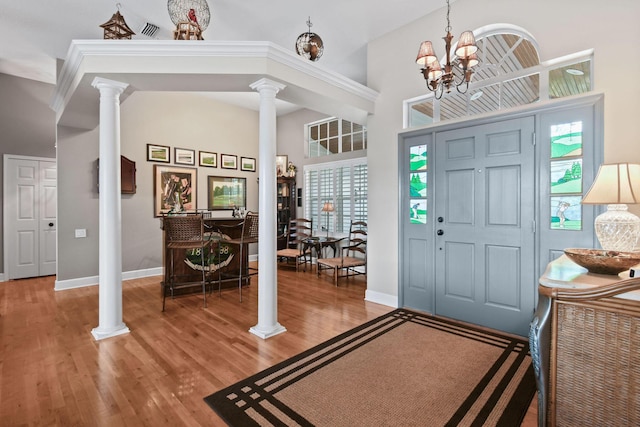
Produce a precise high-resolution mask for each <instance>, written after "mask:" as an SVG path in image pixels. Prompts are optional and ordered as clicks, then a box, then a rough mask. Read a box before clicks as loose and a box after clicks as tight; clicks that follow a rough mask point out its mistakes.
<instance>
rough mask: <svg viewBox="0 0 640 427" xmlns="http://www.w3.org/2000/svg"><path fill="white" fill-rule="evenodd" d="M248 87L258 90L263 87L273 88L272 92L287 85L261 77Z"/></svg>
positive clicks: (263, 88) (261, 89)
mask: <svg viewBox="0 0 640 427" xmlns="http://www.w3.org/2000/svg"><path fill="white" fill-rule="evenodd" d="M249 87H250V88H251V89H253V90H257V91H258V92H262V91H263V90H265V89H266V90H269V89H270V90H273V91H274V93H278V92H280V91H281V90H282V89H284V88H285V87H287V86H286V85H284V84H282V83H279V82H276V81H275V80H270V79H267V78H262V79H260V80H258V81H255V82H253V83H251V84H250V85H249Z"/></svg>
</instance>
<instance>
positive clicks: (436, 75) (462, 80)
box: [416, 0, 479, 99]
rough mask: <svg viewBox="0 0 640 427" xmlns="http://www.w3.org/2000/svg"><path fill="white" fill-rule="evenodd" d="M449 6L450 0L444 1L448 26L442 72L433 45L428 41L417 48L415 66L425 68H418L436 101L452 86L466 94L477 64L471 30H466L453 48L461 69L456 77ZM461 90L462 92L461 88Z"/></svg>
mask: <svg viewBox="0 0 640 427" xmlns="http://www.w3.org/2000/svg"><path fill="white" fill-rule="evenodd" d="M450 10H451V7H450V6H449V0H447V27H446V28H445V31H446V32H447V35H446V36H444V37H443V39H444V42H445V49H446V52H445V53H446V58H447V60H446V62H445V63H444V71H443V70H442V67H443V66H442V65H441V64H440V61H439V60H438V57H437V56H436V54H435V51H434V50H433V44H432V43H431V42H430V41H424V42H422V44H421V45H420V50H419V51H418V57H417V58H416V63H418V65H422V66H424V68H422V69H420V72H421V73H422V75H423V76H424V79H425V80H426V82H427V88H428V89H429V90H430V91H432V92H434V93H435V97H436V99H440V98H442V94H443V93H444V92H445V91H446V92H447V93H449V92H451V89H452V88H453V87H455V88H456V89H457V90H458V92H460V93H465V92H466V91H467V89H468V88H469V82H470V81H471V75H472V74H473V70H472V67H475V66H476V65H478V62H479V61H478V55H477V54H476V52H477V51H478V46H476V39H475V37H474V35H473V32H472V31H465V32H463V33H462V34H461V35H460V40H459V41H458V44H457V46H456V50H455V55H456V57H457V62H458V67H459V68H461V70H462V75H461V76H456V74H455V73H454V67H453V65H452V64H451V41H452V40H453V36H452V35H451V22H450V21H449V12H450ZM463 85H464V87H463V88H462V89H461V86H463Z"/></svg>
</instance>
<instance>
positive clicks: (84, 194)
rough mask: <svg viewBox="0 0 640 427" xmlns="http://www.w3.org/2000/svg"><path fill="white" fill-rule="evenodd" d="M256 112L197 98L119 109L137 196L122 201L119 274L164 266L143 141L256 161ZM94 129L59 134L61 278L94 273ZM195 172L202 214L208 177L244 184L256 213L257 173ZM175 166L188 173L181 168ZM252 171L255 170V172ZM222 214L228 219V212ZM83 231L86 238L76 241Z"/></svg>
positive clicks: (156, 98) (153, 96) (151, 97)
mask: <svg viewBox="0 0 640 427" xmlns="http://www.w3.org/2000/svg"><path fill="white" fill-rule="evenodd" d="M257 141H258V113H257V112H256V111H252V110H247V109H243V108H239V107H235V106H231V105H227V104H222V103H220V102H218V101H215V100H213V99H211V98H209V97H206V96H205V95H202V94H190V93H185V92H183V93H173V92H135V93H134V94H132V95H131V96H129V97H128V98H127V99H126V101H125V102H123V104H122V106H121V141H120V142H121V154H122V155H123V156H125V157H127V158H129V159H131V160H133V161H135V162H136V169H137V172H136V181H137V182H136V183H137V192H136V194H134V195H123V196H122V248H123V263H122V267H123V271H124V272H127V271H137V270H145V269H151V268H157V267H160V266H161V265H162V232H161V230H160V228H159V226H160V220H159V219H158V218H154V216H153V206H154V201H153V190H152V189H153V165H154V164H160V165H165V164H162V163H154V162H148V161H147V160H146V159H147V157H146V156H147V146H146V144H147V143H151V144H159V145H168V146H170V147H171V165H175V162H174V160H175V158H174V157H175V156H174V148H176V147H178V148H186V149H192V150H195V151H196V156H197V155H198V150H204V151H212V152H216V153H218V156H219V155H220V154H223V153H224V154H233V155H237V156H238V162H239V161H240V157H241V156H244V157H253V158H255V159H256V162H257V158H258V144H257ZM97 158H98V130H97V129H95V130H93V131H89V132H84V131H78V130H75V129H70V128H64V127H60V128H59V129H58V171H59V172H58V174H59V175H58V188H59V189H60V191H59V192H58V202H59V204H58V206H59V218H58V254H59V255H58V280H59V281H60V280H71V279H76V278H83V277H91V276H95V275H97V274H98V256H99V254H98V232H99V228H98V200H99V199H98V197H99V195H98V193H97V191H96V186H95V184H96V178H97V177H96V170H95V160H96V159H97ZM219 165H220V159H219V158H218V168H207V167H198V166H197V159H196V166H194V167H196V168H198V191H197V192H198V194H197V196H198V197H197V205H198V208H199V209H206V207H207V176H209V175H218V176H233V177H245V178H247V209H250V210H257V209H258V182H257V178H258V176H257V172H242V171H240V170H239V169H238V170H229V169H221V168H220V166H219ZM180 167H185V166H182V165H180ZM256 170H257V169H256ZM219 216H230V212H229V211H225V212H220V215H219ZM76 228H85V229H86V230H87V238H85V239H75V238H74V229H76Z"/></svg>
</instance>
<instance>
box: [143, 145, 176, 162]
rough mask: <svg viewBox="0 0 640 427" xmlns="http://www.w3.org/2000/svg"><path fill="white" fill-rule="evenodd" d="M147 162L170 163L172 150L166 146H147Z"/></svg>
mask: <svg viewBox="0 0 640 427" xmlns="http://www.w3.org/2000/svg"><path fill="white" fill-rule="evenodd" d="M147 161H148V162H160V163H169V162H170V161H171V149H170V148H169V147H167V146H166V145H155V144H147Z"/></svg>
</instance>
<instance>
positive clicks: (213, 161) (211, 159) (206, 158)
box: [200, 151, 218, 168]
mask: <svg viewBox="0 0 640 427" xmlns="http://www.w3.org/2000/svg"><path fill="white" fill-rule="evenodd" d="M200 166H206V167H208V168H217V167H218V153H210V152H208V151H200Z"/></svg>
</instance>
